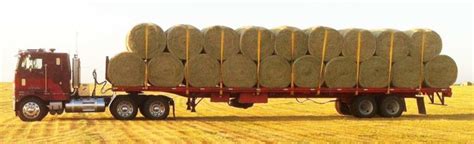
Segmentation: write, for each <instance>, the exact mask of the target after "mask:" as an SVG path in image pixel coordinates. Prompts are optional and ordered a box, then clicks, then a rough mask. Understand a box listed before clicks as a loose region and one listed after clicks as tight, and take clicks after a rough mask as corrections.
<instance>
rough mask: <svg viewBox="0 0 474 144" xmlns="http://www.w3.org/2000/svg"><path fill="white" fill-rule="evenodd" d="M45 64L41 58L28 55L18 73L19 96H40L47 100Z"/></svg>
mask: <svg viewBox="0 0 474 144" xmlns="http://www.w3.org/2000/svg"><path fill="white" fill-rule="evenodd" d="M45 74H46V71H45V63H44V59H43V58H41V57H35V56H32V55H26V56H24V57H23V58H22V60H21V63H19V65H18V68H17V72H16V78H15V79H16V81H17V82H15V84H16V86H15V88H16V89H17V92H18V93H17V96H38V97H40V98H41V99H43V100H47V99H48V97H47V93H48V91H47V83H46V80H45V76H46V75H45Z"/></svg>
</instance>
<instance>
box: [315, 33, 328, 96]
mask: <svg viewBox="0 0 474 144" xmlns="http://www.w3.org/2000/svg"><path fill="white" fill-rule="evenodd" d="M328 35H329V33H328V29H327V28H324V39H323V47H322V48H321V49H322V50H321V63H320V66H319V78H318V92H317V95H320V94H321V86H322V85H323V84H322V81H323V68H324V66H323V65H324V59H325V57H326V48H327V46H328V43H327V42H328Z"/></svg>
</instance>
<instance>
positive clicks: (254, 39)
mask: <svg viewBox="0 0 474 144" xmlns="http://www.w3.org/2000/svg"><path fill="white" fill-rule="evenodd" d="M237 32H239V33H240V51H241V52H242V54H244V55H245V56H247V57H249V58H251V59H252V60H257V57H258V47H259V46H258V45H259V44H260V59H261V60H262V59H264V58H266V57H268V56H270V55H272V54H273V47H274V43H275V38H274V36H273V33H272V32H271V31H270V30H268V29H266V28H263V27H256V26H252V27H243V28H239V29H237ZM259 32H260V42H259V39H258V35H259V34H258V33H259Z"/></svg>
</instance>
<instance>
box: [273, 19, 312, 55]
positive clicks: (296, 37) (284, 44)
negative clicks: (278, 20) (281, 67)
mask: <svg viewBox="0 0 474 144" xmlns="http://www.w3.org/2000/svg"><path fill="white" fill-rule="evenodd" d="M272 32H273V33H274V34H275V49H274V50H275V54H277V55H279V56H282V57H284V58H286V59H287V60H290V61H293V60H295V59H297V58H298V57H301V56H303V55H305V54H306V52H307V51H308V38H307V36H306V34H305V33H304V32H303V31H301V30H300V29H298V28H295V27H289V26H282V27H278V28H274V29H272Z"/></svg>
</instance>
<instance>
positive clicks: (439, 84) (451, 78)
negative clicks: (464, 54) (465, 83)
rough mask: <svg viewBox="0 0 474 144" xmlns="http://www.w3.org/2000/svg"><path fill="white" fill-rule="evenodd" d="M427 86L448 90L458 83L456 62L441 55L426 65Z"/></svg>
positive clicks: (425, 77)
mask: <svg viewBox="0 0 474 144" xmlns="http://www.w3.org/2000/svg"><path fill="white" fill-rule="evenodd" d="M423 73H424V75H423V76H424V79H425V85H426V86H428V87H431V88H448V87H449V86H451V85H452V84H454V82H456V78H457V74H458V68H457V66H456V62H454V60H453V59H452V58H451V57H449V56H446V55H439V56H436V57H434V58H433V59H431V60H430V61H428V62H427V63H426V64H425V65H424V71H423Z"/></svg>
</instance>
